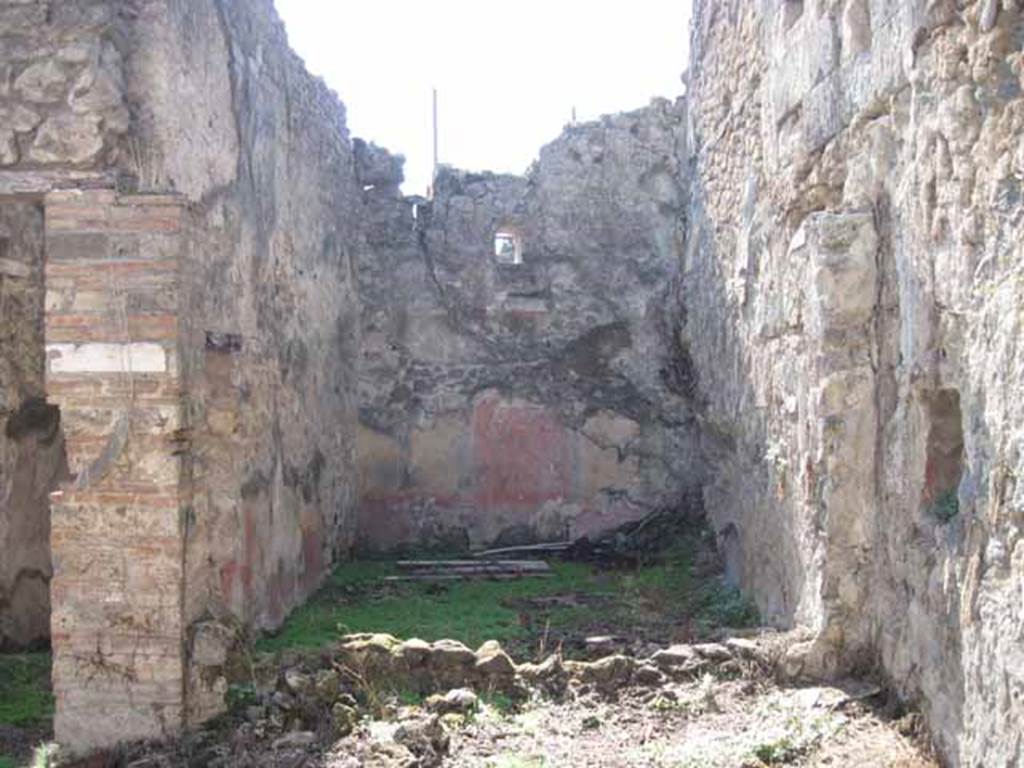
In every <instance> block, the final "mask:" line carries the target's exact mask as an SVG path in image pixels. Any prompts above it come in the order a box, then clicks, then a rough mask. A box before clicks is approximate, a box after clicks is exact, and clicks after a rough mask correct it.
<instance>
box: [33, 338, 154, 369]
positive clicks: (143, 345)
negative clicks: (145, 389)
mask: <svg viewBox="0 0 1024 768" xmlns="http://www.w3.org/2000/svg"><path fill="white" fill-rule="evenodd" d="M46 356H47V358H48V359H49V366H50V372H51V373H127V372H129V371H131V372H132V373H166V371H167V353H166V351H165V350H164V348H163V347H161V346H160V345H159V344H153V343H151V342H138V343H135V344H98V343H97V344H47V345H46Z"/></svg>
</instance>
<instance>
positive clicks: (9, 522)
mask: <svg viewBox="0 0 1024 768" xmlns="http://www.w3.org/2000/svg"><path fill="white" fill-rule="evenodd" d="M116 21H117V14H116V13H115V11H114V8H113V7H112V6H111V5H110V4H109V3H103V2H81V3H58V4H53V3H48V2H31V1H29V2H16V3H15V2H2V3H0V52H2V54H0V173H4V172H5V171H16V172H18V174H19V177H20V179H21V181H20V182H19V184H16V185H12V184H5V185H0V186H3V189H2V190H0V251H2V252H0V320H2V331H0V424H2V425H3V433H2V434H0V551H2V552H4V553H5V555H4V557H3V558H2V562H0V647H4V646H7V645H10V646H14V647H24V646H28V645H37V644H39V643H41V642H45V640H46V638H47V636H48V635H49V611H50V602H49V579H50V575H51V566H50V546H49V535H50V527H49V526H50V521H49V504H48V502H47V494H48V493H49V492H50V491H51V490H53V488H54V487H56V483H57V481H58V478H59V477H60V476H61V473H62V470H63V440H62V438H61V436H60V430H59V427H58V424H59V414H58V413H57V412H56V411H55V409H53V408H52V407H48V406H47V405H46V403H45V399H44V395H45V393H44V390H43V359H44V354H43V213H42V205H41V200H40V199H38V197H36V198H35V199H33V197H32V193H38V191H39V190H40V189H45V188H46V187H47V185H48V183H49V182H42V181H41V180H44V179H50V180H52V174H53V173H54V172H55V169H61V170H60V171H59V172H60V173H65V174H67V175H68V176H76V177H79V176H82V175H84V172H85V170H86V169H92V168H97V167H99V166H101V165H104V164H106V163H108V162H110V161H111V160H113V159H114V158H115V157H116V155H117V151H118V149H117V142H118V138H119V136H120V135H121V134H123V133H124V131H125V130H126V128H127V120H128V112H127V110H126V108H125V105H124V103H123V99H122V73H121V57H120V53H119V51H118V48H117V45H116V41H117V39H118V34H117V24H116ZM79 169H81V170H79ZM26 192H28V193H29V194H28V195H26V194H25V193H26Z"/></svg>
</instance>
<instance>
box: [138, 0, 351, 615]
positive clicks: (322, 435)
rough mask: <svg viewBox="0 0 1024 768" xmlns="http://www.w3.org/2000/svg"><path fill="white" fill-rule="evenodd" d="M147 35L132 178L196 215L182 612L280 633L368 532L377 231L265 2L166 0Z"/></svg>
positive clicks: (321, 99)
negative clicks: (360, 260) (369, 373)
mask: <svg viewBox="0 0 1024 768" xmlns="http://www.w3.org/2000/svg"><path fill="white" fill-rule="evenodd" d="M133 30H134V37H133V38H132V40H131V42H130V46H129V49H128V53H127V55H126V59H125V60H126V65H125V66H126V83H127V91H128V101H129V103H130V104H131V105H132V108H133V112H134V113H135V114H137V115H138V121H137V123H136V125H135V126H134V127H133V136H132V140H133V141H134V142H136V143H137V144H138V145H139V146H141V147H144V148H145V149H144V151H143V152H142V153H141V154H140V163H139V165H138V167H137V168H136V169H135V170H136V172H137V176H136V179H135V182H136V183H137V184H139V185H140V187H141V188H156V189H173V190H175V191H177V192H179V193H181V194H183V195H185V196H186V197H187V198H188V199H189V200H190V201H193V202H194V203H196V205H197V208H196V216H197V226H196V229H195V231H194V234H193V241H192V244H191V246H190V252H189V256H188V260H189V267H188V269H187V295H188V298H187V300H186V304H185V307H184V310H183V311H184V313H185V314H184V319H185V322H186V326H187V327H186V331H185V337H184V344H185V349H184V351H183V359H182V365H183V369H182V374H183V376H184V378H185V381H186V388H187V392H188V395H187V409H188V414H189V429H190V433H189V445H190V449H191V452H192V460H193V466H192V472H193V474H194V476H195V487H194V497H193V501H192V509H191V511H192V514H193V515H194V517H193V518H192V520H191V523H190V527H189V531H188V539H189V541H188V569H189V573H188V579H189V589H188V596H187V599H188V604H187V605H186V612H187V614H188V616H189V618H190V620H198V619H201V618H203V617H204V616H213V617H221V616H225V615H230V616H233V617H235V618H237V619H241V620H242V621H243V622H245V623H246V624H248V625H250V626H254V627H259V628H271V627H275V626H277V625H278V624H280V622H281V621H282V620H283V619H284V617H285V615H287V613H288V611H290V610H291V608H293V607H294V606H296V605H297V604H299V603H300V602H302V601H303V600H304V599H305V597H306V596H307V595H308V594H309V593H310V592H311V591H312V590H313V589H314V588H315V587H316V586H318V585H319V583H320V581H321V579H322V577H323V576H324V575H325V574H326V572H327V569H328V568H329V566H330V564H331V563H332V562H334V561H335V560H336V559H338V558H344V557H346V556H347V555H348V552H349V549H350V546H351V544H352V542H353V538H354V532H355V529H354V524H355V517H354V508H355V477H354V452H355V436H354V432H355V430H354V422H355V414H356V410H355V408H356V405H355V375H354V370H355V364H356V359H357V346H358V342H357V339H358V333H359V310H358V300H357V297H356V293H355V281H354V278H353V277H352V266H353V258H354V255H355V254H356V253H357V252H358V250H359V249H360V248H361V243H362V239H361V232H360V230H359V228H358V216H359V209H360V199H359V192H358V189H357V187H356V182H355V170H354V160H353V155H352V148H351V145H350V142H349V138H348V133H347V129H346V127H345V111H344V107H343V106H342V105H341V103H340V102H339V101H338V100H337V97H336V95H335V94H333V93H332V92H330V91H329V90H328V89H327V88H326V86H325V85H324V84H323V83H322V82H321V81H318V80H315V79H314V78H312V77H311V76H310V75H309V74H308V73H307V72H306V70H305V68H304V66H303V65H302V62H301V60H300V59H298V57H297V56H295V54H294V53H292V52H291V50H290V49H289V48H288V45H287V40H286V38H285V34H284V28H283V26H282V25H281V22H280V21H279V19H278V18H277V15H276V13H275V12H274V9H273V4H272V3H271V2H270V1H269V0H261V1H260V2H252V3H246V4H244V5H243V4H239V3H228V2H213V1H212V0H211V1H210V2H201V3H166V2H161V1H157V0H153V1H152V2H146V3H142V4H140V7H139V16H138V20H137V21H136V22H135V24H134V26H133ZM183 105H184V106H183Z"/></svg>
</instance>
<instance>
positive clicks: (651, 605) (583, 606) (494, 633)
mask: <svg viewBox="0 0 1024 768" xmlns="http://www.w3.org/2000/svg"><path fill="white" fill-rule="evenodd" d="M708 536H709V534H708V533H706V532H694V533H693V534H692V535H690V536H688V537H685V538H683V539H681V540H680V541H679V542H678V543H677V545H676V546H674V547H673V548H671V549H669V550H667V551H665V552H663V553H660V554H658V555H657V556H653V557H651V558H649V559H648V560H647V561H645V562H642V563H640V564H639V565H638V566H637V567H635V568H624V569H617V570H599V569H595V568H593V567H591V566H589V565H586V564H581V563H565V562H558V561H555V562H552V564H551V567H552V569H553V571H554V575H553V576H552V577H551V578H547V579H520V580H514V581H487V580H478V581H462V582H451V583H444V584H438V583H429V582H400V583H394V582H384V581H382V579H383V577H384V576H388V575H391V574H393V573H395V572H396V568H395V565H394V563H391V562H386V561H370V562H358V563H350V564H347V565H343V566H341V567H340V568H338V569H337V570H336V571H335V572H334V574H333V575H332V576H331V577H330V579H329V580H328V582H327V583H326V584H325V586H324V587H323V589H321V590H320V592H318V593H317V594H316V595H315V596H314V597H313V598H312V599H311V600H310V601H309V602H307V603H306V605H304V606H302V607H301V608H299V609H298V610H296V611H295V612H294V613H293V614H292V616H291V618H290V619H289V620H288V621H287V622H286V623H285V625H284V626H283V627H282V628H281V630H280V631H278V632H277V633H274V634H272V635H268V636H265V637H263V638H262V639H260V640H259V641H258V642H257V645H256V650H257V651H262V652H277V651H282V650H285V649H289V648H297V649H301V648H317V647H321V646H324V645H327V644H329V643H331V642H333V641H334V640H336V639H337V638H338V636H339V635H340V634H345V633H352V632H387V633H390V634H393V635H395V636H396V637H399V638H410V637H419V638H421V639H423V640H427V641H433V640H440V639H442V638H455V639H458V640H461V641H462V642H464V643H466V644H467V645H468V646H470V647H476V646H478V645H480V644H481V643H483V642H484V641H486V640H497V641H499V642H500V643H502V644H503V645H505V646H506V647H507V648H508V649H509V650H510V651H511V652H512V653H513V655H516V656H517V657H518V658H521V659H525V658H529V657H533V656H535V655H541V654H542V652H543V651H550V650H553V649H554V648H555V647H556V646H557V645H558V644H559V642H563V641H564V642H565V650H566V652H567V655H570V656H571V655H573V647H572V645H573V643H575V644H576V647H577V648H579V647H580V645H579V641H580V640H581V639H582V638H583V637H585V636H586V635H588V634H610V633H615V634H632V635H634V636H645V637H653V638H660V639H665V640H666V641H686V640H689V639H693V638H697V637H701V636H704V635H707V633H708V632H710V631H711V630H712V629H714V628H716V627H721V626H728V627H746V626H752V625H756V623H757V621H758V615H757V611H756V610H755V609H754V607H753V605H752V604H751V603H750V602H749V601H748V600H747V599H746V598H745V597H743V595H741V594H740V593H739V592H738V591H736V590H733V589H731V588H728V587H726V586H724V584H723V583H722V580H721V577H720V569H719V568H718V567H717V560H716V559H715V558H714V557H709V552H710V553H711V555H713V537H712V538H708Z"/></svg>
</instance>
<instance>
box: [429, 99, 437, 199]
mask: <svg viewBox="0 0 1024 768" xmlns="http://www.w3.org/2000/svg"><path fill="white" fill-rule="evenodd" d="M436 178H437V88H435V89H434V172H433V173H432V174H431V175H430V186H431V187H433V186H434V179H436Z"/></svg>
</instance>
